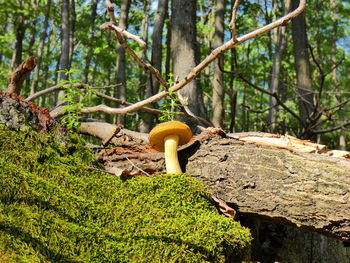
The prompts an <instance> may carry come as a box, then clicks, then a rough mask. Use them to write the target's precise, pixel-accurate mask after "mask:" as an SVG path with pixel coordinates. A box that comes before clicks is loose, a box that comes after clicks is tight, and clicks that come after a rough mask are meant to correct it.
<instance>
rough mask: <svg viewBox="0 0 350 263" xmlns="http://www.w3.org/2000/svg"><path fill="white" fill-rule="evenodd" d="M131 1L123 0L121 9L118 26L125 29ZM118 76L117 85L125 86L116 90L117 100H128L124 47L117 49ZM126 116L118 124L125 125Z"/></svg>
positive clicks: (118, 118) (118, 117) (120, 118)
mask: <svg viewBox="0 0 350 263" xmlns="http://www.w3.org/2000/svg"><path fill="white" fill-rule="evenodd" d="M130 3H131V1H130V0H123V1H122V4H121V7H120V18H119V24H118V26H119V27H120V28H123V29H127V27H128V15H129V8H130ZM117 54H118V57H117V61H116V66H117V75H116V83H122V85H123V86H121V87H118V88H116V94H117V98H119V99H121V100H126V88H127V87H126V72H125V71H126V67H125V51H124V49H123V47H122V46H120V45H119V46H118V47H117ZM124 122H125V116H124V115H118V116H117V123H118V124H124Z"/></svg>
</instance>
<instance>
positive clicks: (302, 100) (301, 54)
mask: <svg viewBox="0 0 350 263" xmlns="http://www.w3.org/2000/svg"><path fill="white" fill-rule="evenodd" d="M298 5H299V0H292V9H293V10H294V9H295V8H297V6H298ZM292 36H293V45H294V60H295V63H294V66H295V70H296V73H297V93H298V95H299V112H300V118H301V120H302V121H303V123H302V126H303V127H302V131H301V135H302V137H304V138H309V137H310V136H312V134H309V133H308V131H305V128H306V127H307V124H308V123H309V121H310V117H311V115H312V113H313V111H314V107H315V106H314V101H313V94H312V92H313V91H312V79H311V69H310V60H309V52H308V40H307V34H306V21H305V15H304V13H301V14H300V15H299V16H297V17H296V18H294V19H293V20H292Z"/></svg>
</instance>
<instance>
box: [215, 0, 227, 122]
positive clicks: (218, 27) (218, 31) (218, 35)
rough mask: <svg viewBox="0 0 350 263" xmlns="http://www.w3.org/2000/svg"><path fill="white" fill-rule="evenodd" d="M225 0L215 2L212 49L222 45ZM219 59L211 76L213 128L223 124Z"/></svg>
mask: <svg viewBox="0 0 350 263" xmlns="http://www.w3.org/2000/svg"><path fill="white" fill-rule="evenodd" d="M225 2H226V1H225V0H217V1H216V12H215V33H214V48H217V47H219V46H222V45H223V44H224V26H225V22H224V18H225ZM219 63H220V61H219V59H217V60H216V61H215V64H214V76H213V118H212V122H213V124H214V126H215V127H223V124H224V95H225V92H224V90H225V89H224V77H223V73H222V72H221V70H220V67H219Z"/></svg>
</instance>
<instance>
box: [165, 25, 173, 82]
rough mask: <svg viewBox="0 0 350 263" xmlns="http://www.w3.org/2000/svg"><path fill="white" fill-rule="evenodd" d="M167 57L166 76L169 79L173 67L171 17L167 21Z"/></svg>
mask: <svg viewBox="0 0 350 263" xmlns="http://www.w3.org/2000/svg"><path fill="white" fill-rule="evenodd" d="M166 28H167V32H166V51H165V53H166V57H165V76H166V79H168V77H169V74H170V72H171V71H172V69H171V22H170V19H168V22H167V23H166Z"/></svg>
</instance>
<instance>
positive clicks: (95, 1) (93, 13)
mask: <svg viewBox="0 0 350 263" xmlns="http://www.w3.org/2000/svg"><path fill="white" fill-rule="evenodd" d="M98 1H99V0H93V1H92V6H91V16H90V22H89V24H90V26H89V36H88V39H89V43H90V45H89V46H88V50H87V52H86V56H85V68H84V73H83V83H88V76H89V70H90V63H91V56H92V48H93V45H92V43H91V42H92V39H93V32H94V29H95V20H96V16H97V4H98Z"/></svg>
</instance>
